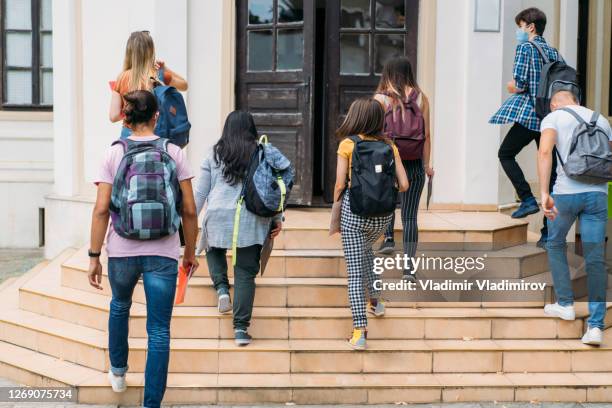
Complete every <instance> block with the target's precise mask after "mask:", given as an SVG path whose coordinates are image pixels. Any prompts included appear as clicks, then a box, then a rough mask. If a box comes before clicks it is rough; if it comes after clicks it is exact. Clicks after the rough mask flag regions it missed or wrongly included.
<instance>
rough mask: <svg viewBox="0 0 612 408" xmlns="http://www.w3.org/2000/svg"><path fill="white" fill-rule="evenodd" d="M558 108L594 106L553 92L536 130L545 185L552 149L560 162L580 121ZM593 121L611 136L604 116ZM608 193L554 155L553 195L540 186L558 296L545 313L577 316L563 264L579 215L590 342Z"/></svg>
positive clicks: (601, 300) (599, 326) (598, 318)
mask: <svg viewBox="0 0 612 408" xmlns="http://www.w3.org/2000/svg"><path fill="white" fill-rule="evenodd" d="M562 108H566V109H571V110H572V111H573V112H575V113H576V114H578V115H579V116H580V117H582V118H583V119H584V120H585V121H586V122H589V121H590V120H591V118H592V117H593V111H592V110H590V109H587V108H585V107H583V106H579V104H578V100H577V98H576V97H575V95H574V94H573V93H572V92H569V91H559V92H557V93H555V94H554V95H553V98H552V100H551V110H552V113H550V114H549V115H548V116H546V117H545V118H544V120H543V121H542V124H541V129H540V130H541V132H542V136H541V140H540V148H539V153H538V173H539V179H540V186H548V182H549V180H550V173H551V164H552V154H553V148H554V147H555V146H556V147H557V151H558V153H559V156H560V157H561V158H562V159H563V162H564V163H565V162H566V160H567V156H568V155H569V150H570V144H571V141H572V136H573V134H574V130H575V129H576V127H577V126H578V125H579V122H578V120H577V119H576V118H575V117H574V116H573V115H572V114H571V113H570V112H566V111H564V110H562ZM597 126H598V127H600V128H601V129H603V131H604V132H605V133H606V134H607V135H608V139H609V140H611V141H612V130H611V129H610V123H608V120H607V119H606V118H604V117H603V116H601V115H600V116H599V119H598V120H597ZM611 146H612V142H611ZM607 194H608V185H607V183H601V184H586V183H583V182H580V181H578V180H575V179H572V178H569V177H568V176H567V175H566V174H565V172H564V170H563V166H562V164H561V161H559V160H557V180H556V182H555V185H554V188H553V192H552V194H549V193H548V190H547V189H546V188H541V196H542V208H543V210H544V215H545V216H546V217H547V218H548V219H549V220H550V222H549V236H548V241H547V243H546V249H547V251H548V263H549V266H550V269H551V273H552V277H553V283H554V288H555V294H556V298H557V303H554V304H550V305H546V307H545V308H544V313H546V314H547V315H550V316H555V317H559V318H561V319H564V320H574V319H575V317H576V313H575V311H574V294H573V292H572V282H571V279H570V272H569V267H568V263H567V252H566V251H567V244H566V236H567V233H568V231H569V230H570V228H571V227H572V224H573V223H574V221H576V219H579V220H580V234H581V239H582V245H583V255H584V260H585V266H586V273H587V277H588V278H587V279H588V283H587V286H588V292H589V319H588V328H587V330H586V332H585V334H584V336H583V337H582V342H583V343H585V344H591V345H600V344H601V341H602V330H603V329H604V317H605V314H606V288H607V286H608V285H607V282H608V280H607V279H608V275H607V271H606V265H605V258H604V246H605V235H606V223H607V221H608V196H607Z"/></svg>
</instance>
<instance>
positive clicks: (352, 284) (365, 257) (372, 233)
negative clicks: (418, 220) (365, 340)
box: [340, 191, 391, 328]
mask: <svg viewBox="0 0 612 408" xmlns="http://www.w3.org/2000/svg"><path fill="white" fill-rule="evenodd" d="M349 195H350V194H349V192H348V191H347V192H346V193H345V194H344V198H343V201H342V212H341V216H340V233H341V235H342V248H343V249H344V258H345V259H346V267H347V272H348V297H349V303H350V305H351V313H352V314H353V327H356V328H357V327H366V326H367V325H368V319H367V316H366V296H365V289H366V286H367V289H368V294H369V296H370V298H371V299H378V297H379V296H380V291H377V290H374V281H375V280H376V279H377V276H376V274H375V273H374V271H373V268H374V252H373V250H372V244H374V242H375V241H376V240H377V239H378V238H379V237H380V236H381V235H382V234H383V232H384V231H385V229H386V228H387V226H388V225H389V223H390V222H391V215H388V216H384V217H361V216H359V215H356V214H353V212H352V211H351V206H350V197H349Z"/></svg>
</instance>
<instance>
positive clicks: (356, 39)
mask: <svg viewBox="0 0 612 408" xmlns="http://www.w3.org/2000/svg"><path fill="white" fill-rule="evenodd" d="M406 28H407V27H406V4H405V0H341V2H340V74H341V75H365V76H368V75H371V74H376V75H378V74H380V73H381V72H382V68H383V66H384V64H385V62H387V61H388V60H390V59H392V58H395V57H400V56H403V55H405V38H406V35H407V34H406Z"/></svg>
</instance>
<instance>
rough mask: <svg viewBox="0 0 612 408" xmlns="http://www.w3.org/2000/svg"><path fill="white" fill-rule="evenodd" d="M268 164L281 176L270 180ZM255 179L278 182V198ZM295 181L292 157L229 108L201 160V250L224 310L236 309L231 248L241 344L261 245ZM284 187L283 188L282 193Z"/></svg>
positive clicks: (276, 227) (245, 340)
mask: <svg viewBox="0 0 612 408" xmlns="http://www.w3.org/2000/svg"><path fill="white" fill-rule="evenodd" d="M264 155H265V156H264ZM259 157H264V158H265V160H264V161H265V163H263V162H258V161H256V160H255V159H256V158H259ZM267 163H270V166H272V167H273V168H272V167H268V169H270V168H272V169H273V170H274V171H276V172H277V177H278V178H276V177H275V178H274V180H271V179H270V177H268V176H269V175H268V174H267V172H265V171H262V167H265V164H267ZM257 164H259V165H257ZM254 178H264V179H266V180H267V182H266V183H265V184H266V185H272V184H274V185H275V186H277V187H279V188H277V189H275V191H278V192H279V193H278V196H276V199H277V200H270V195H269V194H266V192H265V191H264V190H261V189H260V188H259V187H260V186H259V185H253V183H251V181H252V180H253V179H254ZM255 184H257V183H255ZM291 186H292V169H291V167H290V164H289V161H288V160H287V159H286V158H285V157H284V156H282V154H280V152H279V151H278V150H277V149H275V148H274V147H272V146H271V145H269V144H267V143H263V141H262V143H258V136H257V128H256V127H255V122H254V121H253V117H252V116H251V114H249V113H247V112H241V111H234V112H232V113H230V114H229V116H228V117H227V119H226V121H225V125H224V127H223V133H222V135H221V138H220V139H219V140H218V141H217V143H216V144H215V145H214V146H213V148H212V151H211V152H210V153H209V154H208V156H207V157H206V158H205V159H204V162H203V163H202V166H201V173H200V178H199V180H198V184H197V187H196V190H195V193H196V208H197V213H198V214H199V213H200V212H201V211H202V209H203V208H204V207H205V206H206V209H205V212H204V221H203V224H202V234H201V239H200V243H199V245H198V253H199V252H200V251H202V250H205V251H206V261H207V263H208V270H209V272H210V276H211V278H212V281H213V284H214V287H215V290H216V292H217V300H218V304H217V308H218V310H219V312H220V313H227V312H230V311H232V303H231V300H230V284H229V279H228V274H227V272H228V265H227V250H228V249H232V259H233V267H234V302H233V314H234V322H233V323H234V341H235V343H236V344H237V345H239V346H246V345H248V344H250V342H251V336H250V335H249V334H248V328H249V326H250V323H251V315H252V311H253V301H254V298H255V277H256V276H257V273H258V272H259V269H260V255H261V251H262V245H263V244H264V242H266V239H267V238H268V236H270V237H271V238H274V237H275V236H277V235H278V234H279V233H280V231H281V228H282V211H283V210H284V208H285V206H286V202H287V201H286V200H287V198H288V192H289V191H290V189H291ZM283 189H284V192H285V193H284V194H281V191H283ZM254 196H255V197H254ZM245 198H246V199H245ZM271 201H276V204H275V205H276V206H277V207H276V208H272V209H270V208H267V205H269V204H270V202H271ZM278 206H280V208H279V207H278ZM277 210H278V211H277Z"/></svg>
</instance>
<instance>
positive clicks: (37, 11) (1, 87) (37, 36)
mask: <svg viewBox="0 0 612 408" xmlns="http://www.w3.org/2000/svg"><path fill="white" fill-rule="evenodd" d="M5 11H6V0H0V36H1V37H2V39H1V41H0V57H1V58H2V61H1V66H0V71H1V74H2V81H0V110H13V111H52V110H53V103H51V104H43V103H42V101H41V99H42V95H41V77H42V73H43V72H53V66H51V67H43V66H42V65H41V60H42V58H41V55H40V52H41V44H40V41H41V38H42V34H51V35H52V36H53V28H51V29H42V28H41V27H40V22H41V12H42V1H41V0H30V16H31V19H32V22H31V24H32V25H31V29H30V30H23V29H5V21H4V20H5V14H6V13H5ZM29 32H31V33H32V65H31V66H30V68H29V69H28V68H24V67H13V66H9V65H7V63H6V55H5V51H6V34H8V33H29ZM9 69H10V70H15V71H31V72H32V103H30V104H12V103H6V102H5V101H6V89H7V85H6V84H7V72H8V70H9Z"/></svg>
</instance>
